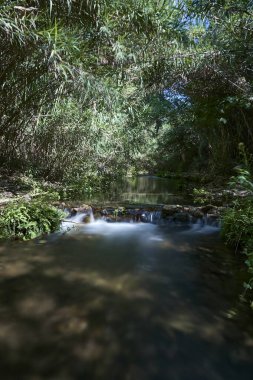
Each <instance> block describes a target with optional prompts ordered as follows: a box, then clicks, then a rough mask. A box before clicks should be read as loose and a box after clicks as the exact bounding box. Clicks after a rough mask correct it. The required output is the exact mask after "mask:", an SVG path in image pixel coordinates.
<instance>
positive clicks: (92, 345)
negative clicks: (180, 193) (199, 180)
mask: <svg viewBox="0 0 253 380" xmlns="http://www.w3.org/2000/svg"><path fill="white" fill-rule="evenodd" d="M239 259H240V257H238V256H236V255H234V254H233V253H231V252H230V251H229V250H228V249H227V248H226V247H224V246H223V244H222V242H221V241H220V238H219V235H218V229H217V228H216V229H215V228H213V227H212V229H211V230H210V226H198V228H195V227H193V226H192V227H189V226H183V225H172V224H168V225H166V224H161V225H153V224H144V223H143V224H142V223H139V224H134V223H132V224H131V223H120V224H117V223H105V222H104V221H99V222H95V223H93V224H88V225H84V226H83V227H81V228H80V229H79V230H76V231H75V232H73V233H71V234H66V235H64V236H61V237H59V238H57V239H52V240H49V241H47V242H46V243H45V242H44V243H43V242H41V243H40V242H39V241H38V242H37V243H36V242H27V243H12V244H6V245H2V246H1V247H0V273H1V277H0V311H1V312H0V370H1V378H3V379H4V380H9V379H10V380H42V379H43V380H44V379H46V380H73V379H77V380H79V379H80V380H83V379H95V380H97V379H102V380H107V379H108V380H114V379H115V380H119V379H120V380H153V379H154V380H165V379H166V380H167V379H170V380H171V379H172V380H192V379H194V380H223V379H224V380H227V379H229V380H238V379H239V378H240V379H243V380H251V379H252V373H253V363H252V354H253V328H252V323H251V319H252V314H251V312H250V311H249V309H248V305H247V304H243V303H241V302H240V301H239V294H240V292H241V290H242V282H243V277H244V274H245V271H244V269H243V270H241V269H240V268H241V267H242V266H241V262H240V260H239Z"/></svg>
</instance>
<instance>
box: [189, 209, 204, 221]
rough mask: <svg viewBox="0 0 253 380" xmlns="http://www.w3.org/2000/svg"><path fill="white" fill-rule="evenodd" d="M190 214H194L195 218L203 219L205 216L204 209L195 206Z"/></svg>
mask: <svg viewBox="0 0 253 380" xmlns="http://www.w3.org/2000/svg"><path fill="white" fill-rule="evenodd" d="M190 214H191V215H192V216H193V218H195V219H201V218H203V216H204V213H203V211H201V210H200V209H199V208H193V209H191V210H190Z"/></svg>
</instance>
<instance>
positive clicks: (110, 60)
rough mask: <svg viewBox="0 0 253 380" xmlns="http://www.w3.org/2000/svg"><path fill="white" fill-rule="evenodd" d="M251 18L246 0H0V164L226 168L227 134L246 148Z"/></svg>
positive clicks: (252, 80) (56, 171)
mask: <svg viewBox="0 0 253 380" xmlns="http://www.w3.org/2000/svg"><path fill="white" fill-rule="evenodd" d="M252 15H253V6H252V2H251V1H246V0H239V1H235V0H215V1H212V2H210V1H205V0H204V1H203V0H201V1H198V0H194V1H188V0H180V1H173V0H167V1H166V0H159V1H158V0H148V1H143V0H135V1H133V0H127V1H124V2H122V1H119V0H110V1H109V0H78V1H73V0H61V1H60V0H49V1H46V0H45V1H38V0H12V1H10V0H6V1H2V2H1V4H0V67H1V71H0V72H1V74H0V86H1V87H0V90H1V91H0V163H1V167H2V169H5V170H7V171H13V170H19V171H22V172H28V173H31V174H32V175H34V176H36V177H44V178H47V179H50V180H54V181H55V180H59V181H65V182H73V181H74V182H76V183H79V182H80V181H82V180H83V179H84V181H86V182H87V183H88V182H89V180H88V179H89V178H96V177H99V178H101V177H106V178H109V177H110V176H115V175H116V174H117V175H121V174H123V173H125V172H126V171H127V170H129V169H130V168H132V169H133V168H137V169H138V170H151V171H158V172H161V173H165V172H168V171H175V170H179V171H186V170H198V171H199V170H203V169H204V170H206V168H209V169H210V170H213V171H214V172H215V173H216V172H221V173H222V174H226V173H227V172H229V171H230V170H231V168H233V166H235V164H237V162H238V159H239V152H238V143H240V142H242V143H244V145H245V147H246V149H247V151H248V152H249V154H252V153H253V148H252V147H253V144H252V142H253V134H252V117H253V91H252V85H253V68H252V62H253V60H252V58H253V46H252V45H253V24H252ZM98 181H100V180H98ZM87 186H88V187H89V185H87Z"/></svg>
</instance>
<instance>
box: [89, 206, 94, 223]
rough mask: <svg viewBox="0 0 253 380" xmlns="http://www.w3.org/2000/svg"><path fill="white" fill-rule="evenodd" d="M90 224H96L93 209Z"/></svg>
mask: <svg viewBox="0 0 253 380" xmlns="http://www.w3.org/2000/svg"><path fill="white" fill-rule="evenodd" d="M90 223H95V218H94V214H93V210H92V208H91V209H90Z"/></svg>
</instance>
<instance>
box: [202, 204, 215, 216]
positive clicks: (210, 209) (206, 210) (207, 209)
mask: <svg viewBox="0 0 253 380" xmlns="http://www.w3.org/2000/svg"><path fill="white" fill-rule="evenodd" d="M199 209H200V211H202V212H203V213H204V214H207V213H209V212H213V211H214V210H217V207H216V206H213V205H205V206H202V207H200V208H199Z"/></svg>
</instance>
